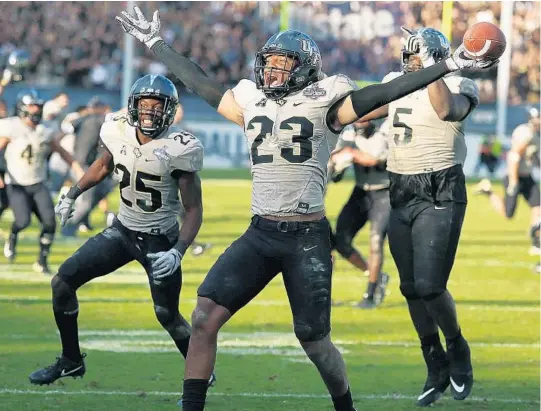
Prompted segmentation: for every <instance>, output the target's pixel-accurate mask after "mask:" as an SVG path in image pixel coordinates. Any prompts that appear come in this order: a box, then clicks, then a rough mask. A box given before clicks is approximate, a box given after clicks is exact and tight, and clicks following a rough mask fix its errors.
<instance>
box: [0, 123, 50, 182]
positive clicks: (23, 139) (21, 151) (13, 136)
mask: <svg viewBox="0 0 541 411" xmlns="http://www.w3.org/2000/svg"><path fill="white" fill-rule="evenodd" d="M0 136H1V137H8V138H9V139H10V142H9V144H8V145H7V147H6V150H5V158H6V181H5V182H6V184H15V185H21V186H30V185H33V184H37V183H42V182H44V181H45V180H47V158H48V157H49V154H50V153H51V142H52V140H53V138H54V130H52V129H50V128H48V127H46V126H45V125H43V124H38V125H37V127H36V128H35V129H32V128H30V127H28V126H27V125H26V124H25V123H24V122H23V120H22V119H21V118H20V117H8V118H4V119H1V120H0Z"/></svg>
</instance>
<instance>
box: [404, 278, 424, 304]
mask: <svg viewBox="0 0 541 411" xmlns="http://www.w3.org/2000/svg"><path fill="white" fill-rule="evenodd" d="M400 292H401V293H402V295H403V296H404V297H405V298H406V300H418V299H419V298H421V297H419V295H418V294H417V291H416V290H415V284H414V283H413V282H409V281H408V282H406V281H402V282H401V283H400Z"/></svg>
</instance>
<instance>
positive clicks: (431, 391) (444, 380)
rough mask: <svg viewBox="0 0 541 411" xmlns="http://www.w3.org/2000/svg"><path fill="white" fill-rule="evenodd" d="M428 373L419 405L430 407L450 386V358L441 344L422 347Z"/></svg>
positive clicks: (419, 398) (418, 400) (418, 398)
mask: <svg viewBox="0 0 541 411" xmlns="http://www.w3.org/2000/svg"><path fill="white" fill-rule="evenodd" d="M421 350H422V351H423V358H424V359H425V363H426V367H427V369H428V375H427V377H426V381H425V385H424V387H423V391H422V393H421V395H419V397H417V405H419V406H420V407H428V406H429V405H430V404H432V403H433V402H435V401H437V400H438V399H439V398H440V397H441V396H442V395H443V393H444V392H445V390H446V389H447V387H448V386H449V382H450V381H449V360H448V359H447V354H445V351H444V350H443V347H442V346H441V344H438V346H435V345H431V346H429V347H421Z"/></svg>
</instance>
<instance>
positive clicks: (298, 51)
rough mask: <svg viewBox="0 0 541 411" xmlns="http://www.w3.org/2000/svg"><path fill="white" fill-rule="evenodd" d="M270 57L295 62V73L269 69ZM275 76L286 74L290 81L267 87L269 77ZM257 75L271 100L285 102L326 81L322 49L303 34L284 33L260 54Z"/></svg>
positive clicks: (256, 69) (276, 37) (256, 77)
mask: <svg viewBox="0 0 541 411" xmlns="http://www.w3.org/2000/svg"><path fill="white" fill-rule="evenodd" d="M269 56H285V57H289V58H293V59H294V64H293V67H291V69H287V68H286V67H285V66H284V67H282V68H279V67H267V65H266V64H267V58H268V57H269ZM269 72H270V74H269ZM273 72H276V73H286V74H287V77H286V80H285V81H284V82H283V83H282V84H278V85H270V84H265V73H267V75H270V76H272V74H273ZM254 74H255V83H256V85H257V88H258V89H260V90H262V91H263V93H265V95H266V96H267V98H269V99H271V100H278V99H281V98H283V97H285V96H286V95H288V94H290V93H292V92H295V91H298V90H302V89H303V88H305V87H306V86H308V85H310V84H312V83H315V82H317V81H319V79H320V78H321V77H322V75H321V74H322V73H321V53H320V52H319V47H318V46H317V44H316V43H315V41H314V40H312V39H311V38H310V37H309V36H307V35H306V34H304V33H302V32H300V31H297V30H286V31H281V32H280V33H277V34H275V35H273V36H272V37H271V38H270V39H269V40H267V42H266V43H265V45H264V46H263V47H262V48H261V49H260V50H259V51H258V52H257V53H256V59H255V67H254Z"/></svg>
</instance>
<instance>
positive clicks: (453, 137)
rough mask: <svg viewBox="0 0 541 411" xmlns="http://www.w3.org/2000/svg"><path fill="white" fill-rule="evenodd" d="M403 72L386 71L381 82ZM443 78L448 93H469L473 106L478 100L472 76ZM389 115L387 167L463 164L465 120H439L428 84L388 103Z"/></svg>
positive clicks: (405, 170)
mask: <svg viewBox="0 0 541 411" xmlns="http://www.w3.org/2000/svg"><path fill="white" fill-rule="evenodd" d="M402 74H403V73H399V72H393V73H389V74H388V75H387V76H385V78H384V79H383V82H388V81H391V80H392V79H394V78H397V77H399V76H401V75H402ZM443 81H444V82H445V84H447V87H449V90H450V91H451V93H455V94H462V95H464V96H466V97H468V98H469V99H470V101H471V103H472V110H473V109H474V108H475V107H476V106H477V105H478V104H479V89H478V88H477V85H476V84H475V83H474V82H473V81H472V80H470V79H468V78H465V77H460V76H447V77H444V78H443ZM470 112H471V111H470ZM388 118H389V121H390V126H389V138H388V142H389V156H388V159H387V170H389V171H392V172H393V173H398V174H420V173H429V172H433V171H438V170H444V169H446V168H450V167H452V166H454V165H456V164H461V165H464V161H465V160H466V153H467V149H466V142H465V141H464V121H457V122H450V121H443V120H440V118H439V117H438V115H437V113H436V111H435V110H434V108H433V107H432V104H431V103H430V99H429V96H428V88H427V87H425V88H423V89H421V90H417V91H415V92H413V93H411V94H408V95H407V96H405V97H402V98H401V99H398V100H396V101H393V102H391V103H389V116H388Z"/></svg>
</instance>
